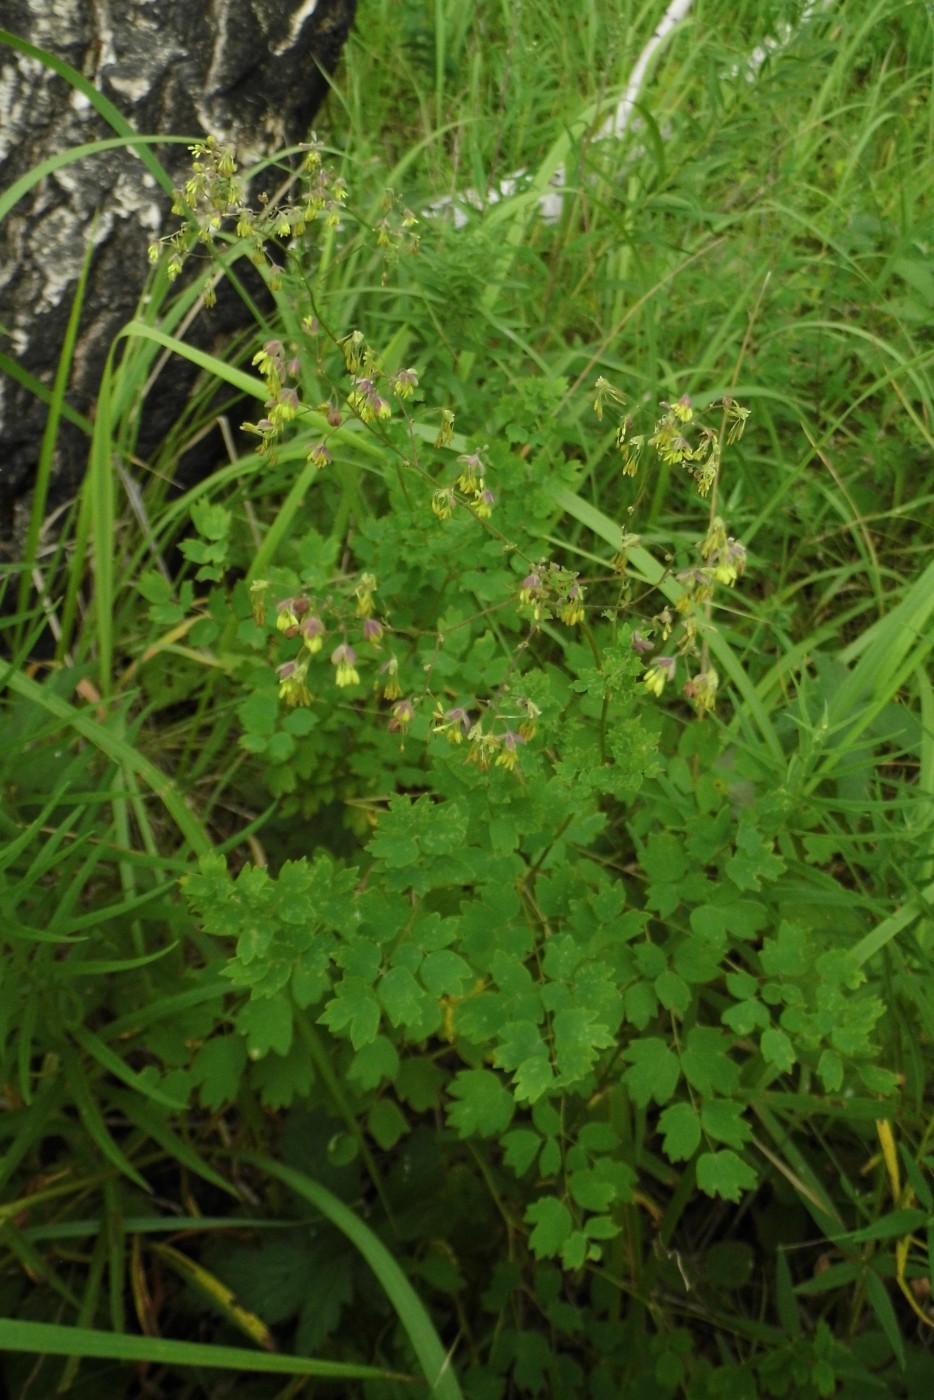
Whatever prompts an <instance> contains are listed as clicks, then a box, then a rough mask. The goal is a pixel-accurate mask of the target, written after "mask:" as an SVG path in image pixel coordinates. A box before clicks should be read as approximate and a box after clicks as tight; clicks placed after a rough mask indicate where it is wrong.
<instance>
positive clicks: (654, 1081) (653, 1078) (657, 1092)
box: [623, 1036, 681, 1108]
mask: <svg viewBox="0 0 934 1400" xmlns="http://www.w3.org/2000/svg"><path fill="white" fill-rule="evenodd" d="M625 1053H626V1059H627V1060H631V1061H632V1064H631V1065H630V1066H629V1068H628V1069H627V1070H626V1072H625V1073H624V1075H623V1082H624V1083H625V1084H626V1086H627V1088H628V1089H629V1092H630V1094H631V1095H632V1098H633V1102H634V1103H636V1104H637V1105H638V1107H639V1108H646V1107H647V1106H648V1104H649V1102H650V1101H651V1100H652V1099H654V1100H655V1102H656V1103H657V1104H666V1103H667V1102H668V1100H669V1099H670V1098H671V1096H672V1095H673V1094H674V1092H675V1089H676V1088H677V1087H678V1080H679V1079H680V1078H681V1066H680V1064H679V1063H678V1057H677V1055H676V1054H675V1053H674V1052H673V1051H672V1050H671V1049H670V1047H669V1046H668V1044H667V1042H666V1041H664V1040H662V1039H661V1038H660V1037H659V1036H650V1037H648V1038H646V1039H645V1040H634V1041H633V1043H632V1045H630V1046H629V1048H628V1050H627V1051H626V1052H625Z"/></svg>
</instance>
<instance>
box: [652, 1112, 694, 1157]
mask: <svg viewBox="0 0 934 1400" xmlns="http://www.w3.org/2000/svg"><path fill="white" fill-rule="evenodd" d="M658 1127H659V1131H660V1132H661V1134H662V1138H663V1143H662V1146H663V1148H664V1150H665V1156H666V1157H667V1158H668V1160H669V1162H687V1161H690V1159H691V1158H692V1157H693V1156H694V1153H695V1152H696V1151H697V1149H698V1147H699V1146H700V1140H701V1125H700V1118H699V1116H698V1113H697V1110H696V1108H694V1106H693V1104H689V1103H673V1104H671V1105H670V1106H669V1107H668V1108H666V1109H665V1111H664V1113H663V1114H662V1115H661V1117H660V1118H659V1120H658Z"/></svg>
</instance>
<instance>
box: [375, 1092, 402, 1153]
mask: <svg viewBox="0 0 934 1400" xmlns="http://www.w3.org/2000/svg"><path fill="white" fill-rule="evenodd" d="M366 1126H367V1131H368V1132H369V1134H370V1137H371V1138H372V1139H373V1141H374V1142H375V1143H376V1145H377V1147H381V1148H382V1149H383V1151H384V1152H390V1151H391V1150H392V1148H394V1147H395V1145H396V1143H397V1142H398V1141H399V1140H400V1138H403V1137H405V1135H406V1133H407V1132H408V1131H409V1125H408V1123H407V1122H406V1121H405V1117H404V1115H403V1114H402V1112H401V1110H400V1108H399V1106H398V1104H395V1103H393V1101H392V1099H380V1100H379V1101H378V1102H377V1103H375V1104H374V1105H373V1107H372V1108H371V1109H370V1111H369V1113H368V1114H367V1120H366Z"/></svg>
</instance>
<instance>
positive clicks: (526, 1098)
mask: <svg viewBox="0 0 934 1400" xmlns="http://www.w3.org/2000/svg"><path fill="white" fill-rule="evenodd" d="M554 1082H555V1076H554V1071H553V1070H552V1068H551V1065H550V1063H549V1061H548V1058H547V1056H539V1055H535V1056H532V1057H530V1058H529V1059H527V1060H523V1061H522V1064H521V1065H520V1066H519V1068H518V1069H517V1070H516V1072H515V1075H514V1076H513V1083H514V1085H515V1094H516V1102H517V1103H535V1102H536V1101H537V1100H538V1099H540V1098H541V1097H542V1095H543V1094H547V1093H548V1091H549V1089H551V1088H552V1087H553V1085H554Z"/></svg>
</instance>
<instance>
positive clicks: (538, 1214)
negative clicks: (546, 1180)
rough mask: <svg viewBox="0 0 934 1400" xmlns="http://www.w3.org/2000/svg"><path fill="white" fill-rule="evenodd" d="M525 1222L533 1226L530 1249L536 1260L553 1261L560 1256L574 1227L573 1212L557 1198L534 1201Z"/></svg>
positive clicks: (550, 1197)
mask: <svg viewBox="0 0 934 1400" xmlns="http://www.w3.org/2000/svg"><path fill="white" fill-rule="evenodd" d="M525 1220H526V1222H527V1224H529V1225H531V1226H533V1230H532V1233H531V1234H530V1236H529V1248H530V1249H531V1251H532V1253H533V1254H534V1255H535V1257H536V1259H553V1258H554V1257H555V1256H556V1255H559V1254H560V1253H561V1250H562V1248H563V1246H564V1244H565V1241H566V1240H567V1239H568V1237H569V1235H570V1233H571V1230H572V1229H573V1227H574V1221H573V1218H572V1216H571V1212H570V1211H569V1210H568V1208H567V1206H566V1205H565V1204H564V1202H563V1201H559V1200H558V1198H557V1197H556V1196H542V1197H541V1198H540V1199H539V1200H537V1201H533V1202H532V1204H531V1205H530V1206H529V1208H528V1209H527V1211H526V1212H525Z"/></svg>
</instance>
